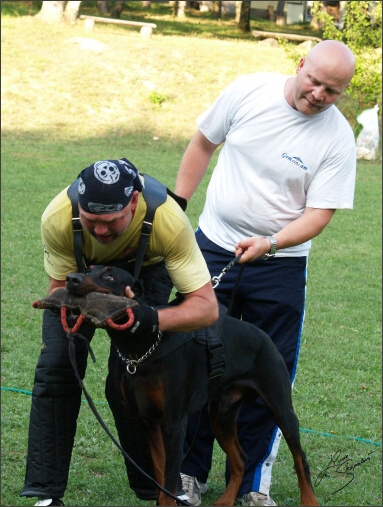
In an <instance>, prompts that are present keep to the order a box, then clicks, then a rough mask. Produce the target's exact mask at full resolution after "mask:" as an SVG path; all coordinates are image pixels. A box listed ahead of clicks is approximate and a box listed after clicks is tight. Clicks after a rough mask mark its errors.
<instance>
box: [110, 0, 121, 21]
mask: <svg viewBox="0 0 383 507" xmlns="http://www.w3.org/2000/svg"><path fill="white" fill-rule="evenodd" d="M123 8H124V2H123V1H122V2H120V1H117V2H116V3H115V6H114V8H113V12H112V17H113V18H116V19H120V17H121V12H122V9H123Z"/></svg>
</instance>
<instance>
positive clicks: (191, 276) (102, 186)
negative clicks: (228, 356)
mask: <svg viewBox="0 0 383 507" xmlns="http://www.w3.org/2000/svg"><path fill="white" fill-rule="evenodd" d="M144 185H145V177H144V176H142V175H140V174H139V172H138V171H137V169H136V167H135V166H134V165H133V164H132V163H131V162H130V161H129V160H127V159H125V158H123V159H120V160H102V161H98V162H95V163H94V164H91V165H90V166H89V167H87V168H86V169H84V170H83V171H82V172H81V173H80V175H79V184H78V205H79V217H80V221H81V225H82V229H83V242H82V253H83V258H84V262H85V265H86V266H89V265H91V264H111V263H113V262H114V261H119V264H120V265H121V263H122V264H124V267H125V269H127V270H128V271H130V272H133V268H134V261H135V256H136V253H137V248H138V243H139V239H140V235H141V227H142V224H143V221H144V218H145V213H146V210H147V203H146V201H145V198H144V195H143V193H142V190H143V187H144ZM41 231H42V238H43V244H44V268H45V271H46V272H47V274H48V276H49V293H52V292H53V291H54V290H55V289H57V288H59V287H63V286H65V280H66V277H67V275H68V274H69V273H71V272H76V271H78V269H77V265H76V259H75V253H74V239H73V228H72V204H71V201H70V199H69V197H68V194H67V188H66V189H64V190H63V191H62V192H61V193H59V194H58V195H57V196H56V197H55V198H54V199H53V200H52V202H51V203H50V204H49V205H48V207H47V208H46V210H45V211H44V213H43V216H42V229H41ZM140 278H141V279H142V280H143V283H144V288H145V296H144V299H145V301H146V303H148V305H147V306H146V305H145V306H143V307H140V310H139V311H140V312H141V313H140V318H141V320H142V321H143V325H142V328H143V329H144V332H145V333H146V336H147V334H148V333H149V334H150V333H151V334H152V335H153V339H155V338H156V336H157V335H158V331H192V330H195V329H199V328H202V327H205V326H208V325H211V324H213V323H214V322H215V321H216V320H217V318H218V304H217V301H216V297H215V294H214V290H213V288H212V284H211V280H210V274H209V270H208V269H207V266H206V263H205V260H204V258H203V256H202V254H201V252H200V249H199V247H198V245H197V243H196V240H195V235H194V231H193V229H192V227H191V225H190V223H189V221H188V219H187V217H186V215H185V214H184V212H183V211H182V210H181V208H180V206H179V205H178V204H177V202H176V201H175V200H174V199H173V198H172V197H171V196H169V195H168V196H167V198H166V201H165V202H164V203H163V204H162V205H160V206H159V207H158V208H157V210H156V213H155V219H154V220H153V227H152V231H151V235H150V239H149V243H148V246H147V249H146V252H145V258H144V262H143V266H142V268H141V272H140ZM173 286H174V287H175V288H176V289H177V291H178V292H179V293H181V294H182V296H183V297H184V299H183V301H182V303H181V304H180V305H178V306H170V307H166V308H163V307H162V308H159V309H158V310H157V309H155V308H153V306H158V307H161V306H163V305H166V304H167V303H168V300H169V296H170V293H171V290H172V287H173ZM127 291H129V289H127ZM127 293H128V292H127ZM149 305H152V306H149ZM134 311H135V310H134ZM142 317H144V318H142ZM136 332H137V331H136ZM138 332H139V331H138ZM138 332H137V333H138ZM93 333H94V329H92V328H91V326H89V325H84V326H82V328H81V334H83V335H84V336H85V337H86V338H88V339H89V340H90V339H91V338H92V336H93ZM42 341H43V346H42V350H41V355H40V357H39V360H38V363H37V368H36V373H35V384H34V388H33V395H32V408H31V415H30V426H29V438H28V456H27V467H26V478H25V484H24V489H23V491H22V493H21V496H26V497H39V500H38V502H37V503H36V504H35V505H64V504H63V502H62V500H61V498H62V497H63V495H64V492H65V489H66V485H67V480H68V474H69V466H70V459H71V454H72V447H73V442H74V437H75V432H76V423H77V417H78V412H79V408H80V402H81V389H80V387H79V386H78V383H77V381H76V379H75V376H74V372H73V369H72V366H71V364H70V361H69V357H68V348H67V341H66V339H65V332H64V331H63V329H62V325H61V322H60V317H59V316H58V315H56V314H55V313H53V312H51V311H50V310H44V316H43V331H42ZM76 361H77V364H78V365H79V371H80V374H81V376H82V377H84V376H85V370H86V362H87V349H86V347H85V346H84V342H83V341H82V340H77V342H76ZM119 361H121V359H119V357H118V355H117V351H116V348H115V347H114V346H113V345H111V351H110V357H109V374H108V378H107V381H106V396H107V399H108V402H109V405H110V407H111V410H112V412H113V415H114V418H115V422H116V426H117V430H118V433H119V438H120V442H121V445H122V446H123V447H124V449H125V450H126V451H127V452H128V454H129V455H130V456H131V457H132V458H133V459H134V460H135V461H136V462H137V463H138V464H139V466H140V467H141V468H143V469H144V470H145V471H147V473H149V475H151V476H153V473H152V470H151V460H150V457H149V452H148V448H147V444H146V441H145V438H144V436H143V434H142V428H141V427H140V426H139V425H136V424H134V422H132V420H130V419H127V418H126V416H125V415H124V414H123V411H122V410H121V408H122V403H123V402H122V398H121V394H120V392H119V389H118V385H117V370H118V362H119ZM126 466H127V471H128V477H129V482H130V486H131V488H132V489H133V490H134V491H135V493H136V495H137V496H138V497H139V498H143V499H146V498H152V497H153V496H152V495H153V494H154V490H153V485H152V483H151V482H150V481H149V480H147V479H146V478H144V477H143V476H142V475H141V474H140V473H139V472H137V470H136V469H135V468H133V467H132V465H131V464H130V463H129V462H126ZM154 497H155V495H154Z"/></svg>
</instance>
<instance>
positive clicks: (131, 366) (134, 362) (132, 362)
mask: <svg viewBox="0 0 383 507" xmlns="http://www.w3.org/2000/svg"><path fill="white" fill-rule="evenodd" d="M161 339H162V332H161V331H158V336H157V340H156V341H155V342H154V343H153V345H152V346H151V347H150V349H149V350H148V351H147V352H145V354H144V355H143V356H142V357H140V358H139V359H130V358H129V359H128V358H126V357H124V356H123V355H122V354H121V352H120V351H119V350H118V349H117V352H118V355H119V357H120V358H121V359H122V360H123V361H124V362H125V363H126V370H127V372H128V373H130V375H134V374H135V373H136V371H137V366H138V365H139V364H141V363H142V362H143V361H145V359H147V358H148V357H149V356H150V355H151V354H153V352H154V351H155V350H156V348H157V347H158V345H159V344H160V342H161Z"/></svg>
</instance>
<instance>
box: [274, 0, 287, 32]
mask: <svg viewBox="0 0 383 507" xmlns="http://www.w3.org/2000/svg"><path fill="white" fill-rule="evenodd" d="M285 3H286V1H285V0H278V3H277V18H276V21H275V23H276V24H277V25H279V26H285V24H286V16H285Z"/></svg>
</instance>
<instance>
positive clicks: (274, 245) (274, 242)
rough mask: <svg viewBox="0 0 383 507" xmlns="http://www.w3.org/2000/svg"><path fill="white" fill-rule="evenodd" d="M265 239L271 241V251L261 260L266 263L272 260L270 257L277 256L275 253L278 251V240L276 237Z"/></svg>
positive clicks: (266, 237)
mask: <svg viewBox="0 0 383 507" xmlns="http://www.w3.org/2000/svg"><path fill="white" fill-rule="evenodd" d="M264 238H265V239H268V240H269V241H270V250H269V251H268V252H266V253H265V254H264V255H262V257H261V259H263V260H264V261H266V260H267V259H270V257H274V256H275V252H276V251H277V240H276V239H275V238H274V236H264Z"/></svg>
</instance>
